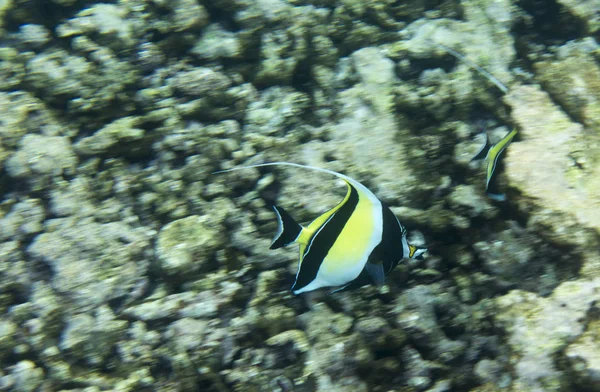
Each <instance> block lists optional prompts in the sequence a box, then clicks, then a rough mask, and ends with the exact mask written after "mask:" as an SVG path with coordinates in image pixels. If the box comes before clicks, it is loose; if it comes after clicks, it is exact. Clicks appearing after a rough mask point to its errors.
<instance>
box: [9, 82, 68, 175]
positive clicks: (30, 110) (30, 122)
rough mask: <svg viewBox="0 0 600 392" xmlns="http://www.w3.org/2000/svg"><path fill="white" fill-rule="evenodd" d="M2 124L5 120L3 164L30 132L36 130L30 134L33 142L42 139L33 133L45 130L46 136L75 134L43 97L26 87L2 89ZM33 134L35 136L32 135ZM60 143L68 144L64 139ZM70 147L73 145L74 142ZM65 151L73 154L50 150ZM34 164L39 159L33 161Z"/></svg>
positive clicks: (52, 152) (26, 164)
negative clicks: (30, 91)
mask: <svg viewBox="0 0 600 392" xmlns="http://www.w3.org/2000/svg"><path fill="white" fill-rule="evenodd" d="M0 124H2V126H0V168H1V167H2V166H3V165H4V163H5V160H6V159H7V158H9V157H10V156H11V153H12V152H13V151H14V150H16V149H17V147H18V146H19V144H20V142H21V139H22V138H23V136H25V135H26V134H32V135H31V136H30V142H31V143H33V142H35V141H37V140H40V139H37V138H36V137H35V136H34V135H33V134H39V133H41V134H42V135H44V136H72V135H73V134H74V131H73V128H72V127H71V126H70V125H67V124H63V123H61V122H59V121H57V120H56V119H55V116H54V115H53V114H52V112H51V111H50V110H49V109H48V108H47V106H46V104H45V103H44V102H43V101H41V100H40V99H38V98H36V97H35V96H34V95H32V94H31V93H28V92H24V91H14V92H2V91H0ZM32 136H33V139H31V137H32ZM51 140H53V141H56V140H58V139H51ZM58 143H60V144H61V145H63V144H64V143H63V142H60V141H59V142H58ZM41 148H42V150H45V149H46V148H45V147H44V146H42V147H41ZM67 149H70V145H69V147H68V148H67ZM65 152H67V155H69V154H68V151H58V152H54V151H51V152H49V154H50V155H51V156H54V155H56V154H58V155H59V156H61V154H64V153H65ZM32 153H35V152H32ZM63 158H64V157H63ZM32 164H35V163H34V162H32ZM22 166H23V165H22V164H18V165H17V167H22ZM25 166H29V163H25ZM22 170H24V168H23V169H22Z"/></svg>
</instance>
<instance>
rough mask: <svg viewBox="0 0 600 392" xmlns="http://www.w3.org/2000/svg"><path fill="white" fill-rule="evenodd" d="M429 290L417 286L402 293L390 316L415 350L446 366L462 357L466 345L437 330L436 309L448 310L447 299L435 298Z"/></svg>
mask: <svg viewBox="0 0 600 392" xmlns="http://www.w3.org/2000/svg"><path fill="white" fill-rule="evenodd" d="M430 286H433V285H430ZM430 286H425V285H419V286H416V287H413V288H411V289H409V290H406V291H405V292H404V293H403V294H402V295H401V296H400V297H399V298H398V299H397V300H396V306H395V308H394V311H393V312H394V314H395V315H396V323H397V324H398V325H399V326H400V328H402V329H403V330H404V332H405V333H406V334H407V335H408V337H409V339H410V341H411V342H413V344H414V345H415V346H416V347H417V348H419V349H420V350H426V351H428V352H430V353H431V356H432V357H435V358H437V360H438V361H441V362H444V363H450V362H452V361H453V360H455V359H456V358H457V357H459V356H460V355H462V354H463V353H464V351H465V348H466V344H465V342H462V341H460V340H451V339H450V338H448V336H446V334H445V332H444V330H443V329H442V328H441V325H440V324H439V322H438V319H437V316H436V313H437V312H439V310H437V309H439V308H444V307H447V306H449V305H448V303H447V301H448V300H449V299H448V298H445V297H439V296H436V295H435V288H432V287H430Z"/></svg>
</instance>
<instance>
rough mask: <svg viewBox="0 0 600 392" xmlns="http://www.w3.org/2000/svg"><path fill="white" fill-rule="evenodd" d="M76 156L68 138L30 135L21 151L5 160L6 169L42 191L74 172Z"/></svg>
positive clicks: (25, 139)
mask: <svg viewBox="0 0 600 392" xmlns="http://www.w3.org/2000/svg"><path fill="white" fill-rule="evenodd" d="M76 165H77V157H76V156H75V152H74V151H73V148H72V147H71V143H70V141H69V139H68V138H66V137H63V136H43V135H35V134H29V135H25V137H23V139H22V140H21V143H20V145H19V149H18V151H17V152H16V153H15V154H13V155H12V156H11V157H10V158H9V159H8V160H7V161H6V171H7V173H8V175H9V176H11V177H13V178H15V179H25V180H27V182H28V183H29V185H30V187H31V188H32V190H41V189H43V188H45V187H46V186H48V185H50V184H51V182H52V181H53V180H54V179H55V178H56V177H58V178H61V177H62V175H63V174H66V175H72V174H73V172H74V170H75V166H76Z"/></svg>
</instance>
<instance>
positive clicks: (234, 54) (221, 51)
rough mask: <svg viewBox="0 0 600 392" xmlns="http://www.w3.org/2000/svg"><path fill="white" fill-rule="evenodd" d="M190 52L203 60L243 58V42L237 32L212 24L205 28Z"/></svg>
mask: <svg viewBox="0 0 600 392" xmlns="http://www.w3.org/2000/svg"><path fill="white" fill-rule="evenodd" d="M190 53H191V54H192V55H194V56H196V57H197V58H199V59H201V60H221V59H240V58H242V54H243V52H242V43H241V42H240V39H239V37H238V36H237V34H236V33H234V32H231V31H227V30H225V29H223V28H222V27H221V26H220V25H219V24H216V23H215V24H211V25H210V26H208V27H207V28H206V29H204V31H203V33H202V36H201V37H200V38H199V39H198V41H197V42H196V44H195V45H194V47H193V48H192V50H191V51H190Z"/></svg>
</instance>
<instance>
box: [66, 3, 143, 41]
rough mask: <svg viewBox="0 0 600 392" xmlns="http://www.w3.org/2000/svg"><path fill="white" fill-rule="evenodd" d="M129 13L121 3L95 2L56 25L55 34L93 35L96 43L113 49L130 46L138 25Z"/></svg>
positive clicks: (68, 35) (71, 35)
mask: <svg viewBox="0 0 600 392" xmlns="http://www.w3.org/2000/svg"><path fill="white" fill-rule="evenodd" d="M129 14H130V10H129V9H128V7H126V6H124V5H123V4H119V5H116V4H107V3H99V4H95V5H93V6H92V7H90V8H86V9H84V10H83V11H81V12H79V13H78V14H76V15H75V17H74V18H71V19H69V20H68V21H67V22H66V23H64V24H61V25H58V26H57V27H56V34H57V36H58V37H61V38H72V37H75V36H79V35H85V36H93V37H94V38H95V39H96V40H97V42H98V43H100V44H102V45H105V46H109V47H111V48H113V49H117V50H118V49H123V48H131V47H132V46H133V45H134V43H135V39H134V34H135V29H136V27H138V26H135V23H134V22H133V21H132V18H130V17H128V16H130V15H129Z"/></svg>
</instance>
